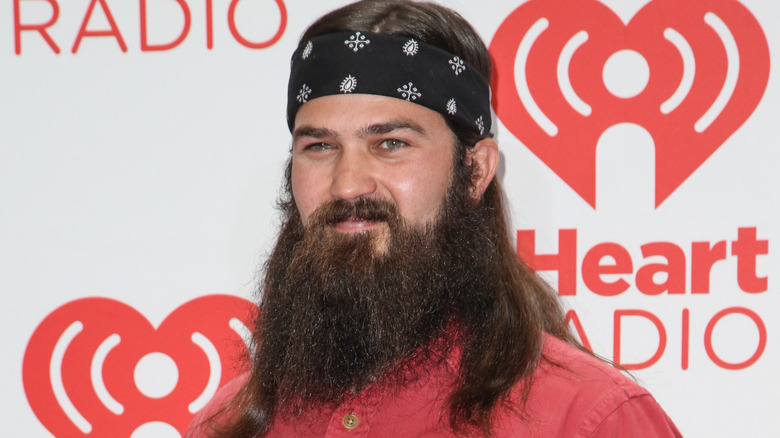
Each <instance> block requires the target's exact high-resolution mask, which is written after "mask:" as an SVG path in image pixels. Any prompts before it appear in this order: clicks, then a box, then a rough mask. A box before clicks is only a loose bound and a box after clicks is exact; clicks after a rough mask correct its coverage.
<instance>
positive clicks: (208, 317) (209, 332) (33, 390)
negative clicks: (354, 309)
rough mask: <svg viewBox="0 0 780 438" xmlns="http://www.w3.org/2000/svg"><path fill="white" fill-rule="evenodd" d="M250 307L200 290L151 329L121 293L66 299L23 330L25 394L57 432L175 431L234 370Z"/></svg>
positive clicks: (124, 433)
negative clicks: (115, 297) (29, 329)
mask: <svg viewBox="0 0 780 438" xmlns="http://www.w3.org/2000/svg"><path fill="white" fill-rule="evenodd" d="M255 311H256V307H255V305H254V304H252V303H250V302H248V301H246V300H244V299H242V298H238V297H235V296H229V295H208V296H204V297H200V298H197V299H194V300H192V301H189V302H187V303H185V304H183V305H182V306H180V307H179V308H177V309H176V310H174V311H173V312H172V313H171V314H170V315H168V316H167V317H166V318H165V320H164V321H163V322H162V323H161V324H160V326H159V327H158V328H156V329H155V328H154V327H153V326H152V325H151V324H150V323H149V321H148V320H147V319H146V318H145V317H144V316H143V315H141V314H140V313H138V311H136V310H135V309H133V308H132V307H130V306H128V305H126V304H124V303H122V302H120V301H116V300H112V299H108V298H84V299H79V300H76V301H72V302H70V303H67V304H65V305H63V306H62V307H60V308H58V309H57V310H55V311H54V312H52V313H51V314H49V315H48V316H47V317H46V319H44V320H43V322H41V323H40V325H39V326H38V327H37V328H36V330H35V332H34V333H33V335H32V337H31V338H30V341H29V343H28V345H27V350H26V351H25V355H24V364H23V369H22V375H23V381H24V390H25V393H26V395H27V400H28V402H29V403H30V406H31V407H32V410H33V412H35V415H36V416H37V417H38V419H39V420H40V421H41V423H42V424H43V425H44V426H45V427H46V428H47V429H48V430H49V431H50V432H51V433H53V434H54V435H55V436H58V437H79V436H90V437H112V438H113V437H140V436H159V435H160V433H161V432H165V431H167V432H174V431H177V432H178V433H179V434H181V435H183V434H184V431H185V430H186V428H187V426H188V425H189V423H190V421H191V420H192V418H193V417H194V414H195V413H196V412H198V411H199V410H200V409H201V408H202V407H203V406H204V405H205V404H206V403H207V402H208V401H209V400H210V399H211V397H212V396H213V395H214V393H215V392H216V391H217V389H218V388H219V387H220V386H222V385H224V384H225V383H227V382H228V381H229V380H230V379H232V378H233V377H235V375H236V374H237V373H238V371H239V370H237V369H236V367H235V363H236V359H237V358H238V357H239V355H240V354H241V352H242V351H245V350H246V345H245V344H244V341H243V339H245V338H247V336H248V335H249V333H250V328H249V324H248V323H247V320H248V318H251V315H252V314H254V312H255ZM165 435H168V434H165ZM171 435H172V436H176V435H175V434H171Z"/></svg>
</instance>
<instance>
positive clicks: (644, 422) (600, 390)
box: [499, 334, 680, 437]
mask: <svg viewBox="0 0 780 438" xmlns="http://www.w3.org/2000/svg"><path fill="white" fill-rule="evenodd" d="M543 342H544V346H543V349H542V359H541V361H540V362H539V365H538V366H537V369H536V372H535V373H534V376H533V380H532V381H531V389H530V392H529V393H528V399H527V403H526V404H525V409H524V414H525V415H522V416H518V415H516V414H507V415H502V417H503V421H501V423H503V424H501V425H500V426H499V428H504V429H506V431H507V432H511V433H516V432H518V431H520V430H521V429H522V431H523V433H525V434H528V435H531V436H570V437H577V436H588V437H591V436H592V437H596V436H623V435H622V434H626V433H628V434H629V436H630V432H631V431H634V432H635V431H637V430H642V429H639V428H638V427H642V426H644V427H647V429H645V431H646V432H647V435H646V436H658V437H667V436H668V437H675V436H680V435H679V432H678V431H677V429H676V428H675V427H674V424H673V423H672V421H671V420H670V419H669V418H668V416H667V415H666V413H664V411H663V409H661V407H660V406H659V405H658V403H657V402H656V401H655V399H654V398H653V397H652V396H651V395H650V393H649V392H648V391H647V390H646V389H645V388H643V387H642V386H640V385H639V384H637V383H636V382H635V381H634V380H632V379H630V378H629V377H627V376H626V375H624V374H623V373H622V372H621V371H620V370H618V369H617V368H615V367H614V366H612V365H610V364H609V363H606V362H604V361H602V360H600V359H598V358H597V357H595V356H593V355H590V354H588V353H586V352H583V351H581V350H579V349H578V348H576V347H574V346H572V345H570V344H568V343H566V342H564V341H561V340H559V339H557V338H555V337H553V336H550V335H547V334H545V335H544V338H543ZM522 390H523V388H522V387H521V386H518V388H516V389H515V391H513V393H512V397H511V400H510V402H511V403H512V405H513V408H514V409H513V410H512V411H517V408H518V407H522V393H523V392H522ZM520 417H523V418H520ZM643 433H645V432H643ZM499 435H501V434H499Z"/></svg>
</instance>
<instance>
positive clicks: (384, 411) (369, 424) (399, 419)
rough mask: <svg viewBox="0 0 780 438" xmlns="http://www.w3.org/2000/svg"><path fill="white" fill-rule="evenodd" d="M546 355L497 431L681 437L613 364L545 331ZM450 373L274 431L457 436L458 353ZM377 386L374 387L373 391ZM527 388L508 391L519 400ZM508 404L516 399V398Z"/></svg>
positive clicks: (228, 388)
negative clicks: (450, 411) (452, 399)
mask: <svg viewBox="0 0 780 438" xmlns="http://www.w3.org/2000/svg"><path fill="white" fill-rule="evenodd" d="M543 357H544V359H542V361H541V362H540V363H539V366H538V367H537V369H536V373H535V374H534V378H533V384H532V386H531V392H530V394H529V397H528V402H527V405H526V411H525V413H526V415H525V416H522V415H519V414H518V412H517V411H516V410H512V409H508V408H504V407H503V406H502V407H499V408H498V411H497V412H496V415H495V417H494V421H493V436H495V437H497V438H503V437H545V438H548V437H566V438H569V437H638V436H641V437H680V436H681V434H680V432H679V431H678V430H677V428H676V427H675V425H674V423H672V421H671V420H670V419H669V417H668V416H667V415H666V413H665V412H664V411H663V409H661V407H660V406H659V405H658V403H657V402H656V401H655V399H653V397H652V396H651V395H650V394H649V393H648V392H647V391H646V390H645V389H644V388H642V387H640V386H639V385H637V384H636V383H635V382H633V381H632V380H630V379H629V378H627V377H626V376H624V375H623V374H622V373H620V372H619V371H618V370H616V369H615V368H614V367H612V366H610V365H607V364H605V363H603V362H601V361H600V360H598V359H596V358H593V357H591V356H589V355H587V354H585V353H583V352H581V351H579V350H577V349H576V348H574V347H572V346H570V345H568V344H566V343H564V342H562V341H560V340H558V339H556V338H554V337H552V336H549V335H545V336H544V347H543ZM442 368H443V371H444V372H432V373H428V374H427V375H428V377H427V378H422V379H420V380H418V381H416V382H414V383H411V384H409V385H406V386H404V387H401V388H395V387H393V388H390V389H386V390H379V391H377V390H376V388H369V389H368V390H366V391H364V393H362V394H359V395H358V397H356V398H355V399H354V400H352V401H349V402H346V403H344V404H343V405H341V406H339V407H337V408H336V409H332V410H328V411H325V412H321V413H318V414H316V415H309V416H307V415H302V416H300V417H298V418H296V419H295V420H283V419H277V421H275V422H274V424H273V427H272V428H271V431H270V433H269V434H268V436H271V437H328V438H337V437H349V438H358V437H367V438H405V437H453V436H455V435H454V434H453V432H452V431H451V430H450V428H449V425H448V420H447V419H448V415H447V410H446V397H447V395H448V394H449V392H450V391H451V388H452V384H453V382H454V379H455V377H456V374H457V373H456V370H457V359H456V358H451V359H449V360H448V361H447V363H445V364H444V365H443V366H442ZM245 380H246V375H244V376H241V377H239V378H237V379H235V380H234V381H232V382H230V383H228V384H227V385H225V387H224V388H222V389H221V390H220V391H219V392H218V393H217V395H216V396H215V397H214V399H213V400H212V401H211V402H210V403H209V405H208V406H206V407H205V408H204V409H203V410H202V411H201V412H200V413H198V415H197V416H196V417H195V419H194V420H193V423H192V425H191V426H190V428H189V430H187V433H186V434H185V438H201V437H206V436H207V435H206V434H205V432H204V430H208V427H207V426H204V425H202V424H201V423H202V422H203V420H204V419H206V418H208V417H209V416H210V415H211V414H213V413H214V412H215V411H216V409H219V407H221V406H222V405H223V404H224V403H225V402H226V401H227V400H229V399H230V398H231V397H232V396H233V395H234V394H235V392H236V391H237V390H238V388H240V387H241V385H243V383H244V382H245ZM372 389H373V390H372ZM520 395H521V389H520V388H516V390H513V391H512V392H511V394H510V401H513V402H515V403H513V404H514V406H515V407H519V406H521V404H520ZM510 405H512V404H511V403H510Z"/></svg>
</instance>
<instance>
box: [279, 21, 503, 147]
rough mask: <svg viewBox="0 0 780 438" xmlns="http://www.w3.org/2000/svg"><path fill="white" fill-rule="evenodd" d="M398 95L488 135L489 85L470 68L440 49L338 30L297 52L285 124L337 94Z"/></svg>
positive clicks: (308, 43)
mask: <svg viewBox="0 0 780 438" xmlns="http://www.w3.org/2000/svg"><path fill="white" fill-rule="evenodd" d="M348 93H360V94H376V95H380V96H389V97H396V98H398V99H404V100H407V101H409V102H413V103H416V104H419V105H422V106H424V107H426V108H429V109H432V110H434V111H436V112H438V113H440V114H442V115H443V116H444V117H445V118H446V119H450V120H452V121H455V122H457V123H458V124H460V125H461V126H464V127H465V128H467V129H470V130H472V131H473V132H475V133H477V134H479V135H484V134H486V133H489V132H490V124H491V115H490V86H489V85H488V83H487V81H486V80H485V79H484V78H483V77H482V76H481V75H480V74H479V73H478V72H477V71H476V70H475V69H474V68H473V67H472V66H471V65H469V64H467V63H465V62H464V61H463V60H462V59H461V58H459V57H458V56H455V55H453V54H451V53H448V52H445V51H444V50H441V49H439V48H437V47H434V46H431V45H428V44H424V43H420V42H418V41H416V40H415V39H413V38H408V37H400V36H394V35H385V34H375V33H363V32H357V31H356V32H339V33H331V34H326V35H321V36H318V37H315V38H312V39H311V40H310V41H308V42H307V43H306V44H304V45H302V47H300V48H299V49H298V50H296V51H295V53H293V57H292V63H291V71H290V82H289V84H288V86H287V125H288V126H289V127H290V131H292V130H293V125H294V124H295V114H296V113H297V112H298V109H299V108H300V107H301V105H303V104H304V103H306V102H308V101H309V100H312V99H316V98H318V97H323V96H329V95H334V94H348Z"/></svg>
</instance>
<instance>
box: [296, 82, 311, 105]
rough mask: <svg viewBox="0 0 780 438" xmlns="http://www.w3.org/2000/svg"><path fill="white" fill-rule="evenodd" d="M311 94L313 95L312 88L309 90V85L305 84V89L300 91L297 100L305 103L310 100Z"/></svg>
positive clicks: (302, 88)
mask: <svg viewBox="0 0 780 438" xmlns="http://www.w3.org/2000/svg"><path fill="white" fill-rule="evenodd" d="M309 94H311V88H309V86H308V85H306V84H303V87H301V90H300V91H298V97H296V99H297V100H298V102H300V103H305V102H306V101H308V100H309Z"/></svg>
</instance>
